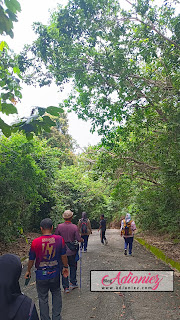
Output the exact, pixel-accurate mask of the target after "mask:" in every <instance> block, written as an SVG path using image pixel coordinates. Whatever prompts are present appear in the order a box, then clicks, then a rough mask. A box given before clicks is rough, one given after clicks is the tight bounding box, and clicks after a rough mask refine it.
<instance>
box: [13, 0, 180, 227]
mask: <svg viewBox="0 0 180 320" xmlns="http://www.w3.org/2000/svg"><path fill="white" fill-rule="evenodd" d="M125 2H126V3H127V6H129V8H127V9H124V8H121V6H120V3H119V2H118V1H116V0H110V1H105V0H100V1H97V0H91V1H90V0H71V1H69V2H68V4H67V6H65V7H61V6H59V7H58V9H57V10H56V12H54V13H53V14H52V16H51V21H50V24H49V25H42V24H41V23H36V24H34V30H35V32H36V33H37V36H38V38H37V40H36V41H35V42H34V43H33V45H32V46H30V47H28V48H27V47H26V49H25V51H24V52H23V55H21V56H19V66H20V68H22V71H23V72H24V74H26V73H27V72H28V70H27V68H26V67H25V65H26V63H27V64H28V65H32V66H34V70H33V72H35V74H36V79H37V78H38V81H39V83H40V85H44V84H46V83H47V82H48V83H49V82H51V81H52V78H53V79H55V81H56V83H57V85H59V86H63V85H64V86H65V84H66V82H67V81H70V80H71V81H72V83H73V89H72V93H71V95H70V97H69V99H67V100H66V101H64V104H63V106H65V107H67V108H68V109H69V110H73V111H75V112H76V113H77V114H78V116H79V117H80V118H82V119H84V120H87V119H90V120H91V123H92V130H95V129H98V131H99V134H101V135H102V137H103V147H102V146H101V148H100V152H99V157H98V158H96V164H97V166H98V171H99V170H100V172H103V174H105V175H106V176H107V175H109V176H110V177H113V179H115V181H116V183H117V185H116V192H114V196H115V195H116V194H117V195H118V196H120V193H118V189H119V190H120V189H121V192H122V189H123V192H122V194H123V195H124V197H125V198H128V190H132V193H131V192H130V193H129V198H128V199H129V200H128V201H129V205H130V203H132V199H133V201H134V202H133V203H134V210H136V211H137V212H141V214H140V220H141V222H142V217H144V218H143V219H144V220H143V221H144V223H145V224H147V223H148V222H147V221H148V219H146V211H147V212H148V214H150V212H151V211H152V210H154V216H158V217H159V218H158V219H159V220H158V221H159V222H158V223H159V225H161V226H162V225H163V222H162V221H163V219H164V220H165V221H166V223H167V224H168V223H170V221H171V216H172V212H174V215H175V217H176V218H175V220H176V221H178V216H179V211H178V206H179V200H178V199H179V196H178V195H179V159H180V157H179V142H180V137H179V132H180V130H179V125H180V123H179V118H180V107H179V95H180V91H179V87H180V86H179V84H180V83H179V81H180V80H179V79H180V77H179V73H180V69H179V55H180V38H179V32H178V30H179V25H180V16H179V14H178V13H177V12H176V2H174V1H161V3H158V4H156V3H155V2H154V1H149V0H137V1H129V0H126V1H125ZM29 53H30V54H31V59H29ZM33 55H34V58H32V56H33ZM42 65H45V66H46V68H47V72H45V73H44V72H43V73H42V72H41V70H42V67H40V66H42ZM43 70H44V69H43ZM28 79H29V77H27V81H28ZM44 79H46V83H45V82H44ZM32 82H33V78H32ZM120 186H121V188H120ZM119 192H120V191H119ZM125 194H126V196H125ZM130 195H131V197H130ZM157 198H158V199H159V203H157ZM135 199H136V200H135ZM154 203H156V204H157V205H156V207H155V206H154ZM126 205H127V204H126ZM152 216H153V214H152V215H151V218H150V222H149V226H152V224H153V223H152V222H153V221H154V218H152ZM154 216H153V217H154Z"/></svg>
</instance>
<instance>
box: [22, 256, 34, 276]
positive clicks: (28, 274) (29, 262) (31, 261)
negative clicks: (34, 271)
mask: <svg viewBox="0 0 180 320" xmlns="http://www.w3.org/2000/svg"><path fill="white" fill-rule="evenodd" d="M33 264H34V260H29V261H28V267H27V271H26V273H25V276H24V277H25V279H28V278H30V277H31V268H32V266H33Z"/></svg>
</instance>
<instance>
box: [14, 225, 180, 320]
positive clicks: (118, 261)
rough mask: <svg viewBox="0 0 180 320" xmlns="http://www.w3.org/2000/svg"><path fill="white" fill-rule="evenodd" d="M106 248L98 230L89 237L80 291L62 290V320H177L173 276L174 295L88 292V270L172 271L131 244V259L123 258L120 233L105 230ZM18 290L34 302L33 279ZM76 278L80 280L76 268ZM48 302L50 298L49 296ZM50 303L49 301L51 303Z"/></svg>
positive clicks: (179, 283)
mask: <svg viewBox="0 0 180 320" xmlns="http://www.w3.org/2000/svg"><path fill="white" fill-rule="evenodd" d="M106 236H107V239H108V245H107V246H103V245H102V244H101V243H100V237H99V233H98V231H97V230H94V231H93V234H92V235H91V236H90V238H89V244H88V252H87V253H82V288H81V290H80V289H74V290H73V291H71V292H70V293H69V294H64V292H63V290H62V299H63V308H62V320H76V319H78V320H89V319H98V320H101V319H102V320H108V319H112V320H121V319H122V320H165V319H167V320H168V319H171V320H180V277H179V275H178V274H177V275H175V276H174V292H90V270H171V269H170V267H169V266H168V265H166V264H164V263H163V262H161V261H160V260H159V259H157V258H156V257H154V255H153V254H152V253H150V252H148V251H147V250H146V249H145V248H144V247H143V246H141V245H140V244H139V243H138V242H136V241H134V244H133V256H132V257H131V256H128V255H127V256H124V250H123V245H124V240H123V238H121V237H120V232H119V230H116V229H110V230H107V231H106ZM25 271H26V266H25V267H24V268H23V272H22V276H21V280H20V283H21V289H22V291H23V292H24V293H25V294H27V295H28V296H29V297H31V298H32V299H34V301H35V303H36V305H37V309H38V297H37V292H36V286H35V276H34V272H33V276H32V278H31V281H30V283H29V285H28V286H27V287H24V278H23V276H24V273H25ZM77 279H78V281H79V266H78V274H77ZM49 300H51V296H50V297H49ZM50 303H51V301H50Z"/></svg>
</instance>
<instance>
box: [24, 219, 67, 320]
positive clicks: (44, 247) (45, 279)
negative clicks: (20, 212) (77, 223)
mask: <svg viewBox="0 0 180 320" xmlns="http://www.w3.org/2000/svg"><path fill="white" fill-rule="evenodd" d="M40 228H41V232H42V234H43V235H42V236H41V237H39V238H36V239H34V240H33V242H32V244H31V249H30V252H29V262H28V268H27V272H26V274H25V278H26V279H27V278H28V277H30V276H31V268H32V266H33V264H34V261H36V262H35V267H36V269H37V270H36V288H37V292H38V298H39V308H40V317H41V320H49V319H50V317H49V306H48V292H49V290H50V291H51V294H52V319H53V320H61V308H62V298H61V289H60V269H61V263H62V264H63V269H62V273H63V275H64V277H67V276H68V261H67V256H66V247H65V242H64V239H63V238H62V237H60V236H58V235H52V230H53V224H52V220H51V219H49V218H46V219H43V220H42V221H41V223H40Z"/></svg>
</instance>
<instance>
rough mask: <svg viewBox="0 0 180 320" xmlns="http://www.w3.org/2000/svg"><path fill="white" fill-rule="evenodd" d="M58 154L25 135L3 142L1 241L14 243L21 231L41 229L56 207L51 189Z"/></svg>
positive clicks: (0, 152) (0, 147) (0, 158)
mask: <svg viewBox="0 0 180 320" xmlns="http://www.w3.org/2000/svg"><path fill="white" fill-rule="evenodd" d="M58 156H59V151H58V150H55V149H51V148H50V147H47V144H46V141H45V140H44V141H39V140H38V139H37V138H35V139H33V140H32V141H27V139H26V137H25V136H24V135H22V134H18V133H16V134H14V135H12V136H11V138H9V139H8V138H5V137H1V139H0V204H1V221H0V239H1V240H3V241H9V240H12V239H13V237H16V236H17V235H18V234H20V233H21V232H22V230H24V231H27V230H32V229H36V228H38V229H39V223H40V221H41V220H42V219H43V218H45V217H47V216H49V215H50V212H51V207H52V206H53V205H55V197H54V195H53V191H52V187H53V183H54V180H55V177H56V173H57V171H58V163H59V161H58Z"/></svg>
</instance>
